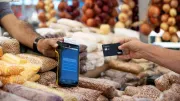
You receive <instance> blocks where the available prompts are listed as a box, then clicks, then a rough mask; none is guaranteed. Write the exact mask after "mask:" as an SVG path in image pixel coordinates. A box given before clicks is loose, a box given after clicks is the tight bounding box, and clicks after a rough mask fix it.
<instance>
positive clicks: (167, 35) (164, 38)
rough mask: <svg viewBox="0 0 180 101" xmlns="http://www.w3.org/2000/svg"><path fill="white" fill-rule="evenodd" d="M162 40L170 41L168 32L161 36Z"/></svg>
mask: <svg viewBox="0 0 180 101" xmlns="http://www.w3.org/2000/svg"><path fill="white" fill-rule="evenodd" d="M162 39H163V40H165V41H169V40H170V39H171V35H170V33H169V32H165V33H164V34H163V35H162Z"/></svg>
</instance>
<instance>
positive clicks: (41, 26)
mask: <svg viewBox="0 0 180 101" xmlns="http://www.w3.org/2000/svg"><path fill="white" fill-rule="evenodd" d="M46 27H47V25H46V23H40V24H39V28H46Z"/></svg>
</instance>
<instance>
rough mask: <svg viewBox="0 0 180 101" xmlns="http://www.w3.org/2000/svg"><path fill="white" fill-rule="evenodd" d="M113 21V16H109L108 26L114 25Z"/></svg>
mask: <svg viewBox="0 0 180 101" xmlns="http://www.w3.org/2000/svg"><path fill="white" fill-rule="evenodd" d="M115 23H116V22H115V19H114V18H110V19H109V21H108V24H109V25H110V26H112V27H113V26H114V25H115Z"/></svg>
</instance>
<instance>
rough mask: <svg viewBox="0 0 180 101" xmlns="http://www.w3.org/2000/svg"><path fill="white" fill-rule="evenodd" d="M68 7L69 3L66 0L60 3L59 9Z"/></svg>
mask: <svg viewBox="0 0 180 101" xmlns="http://www.w3.org/2000/svg"><path fill="white" fill-rule="evenodd" d="M66 8H67V3H66V2H64V1H61V2H60V4H59V5H58V10H59V11H63V10H64V9H66Z"/></svg>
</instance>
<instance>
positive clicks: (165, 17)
mask: <svg viewBox="0 0 180 101" xmlns="http://www.w3.org/2000/svg"><path fill="white" fill-rule="evenodd" d="M168 19H169V15H168V14H163V15H162V16H161V21H162V22H167V21H168Z"/></svg>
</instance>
